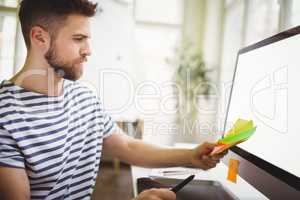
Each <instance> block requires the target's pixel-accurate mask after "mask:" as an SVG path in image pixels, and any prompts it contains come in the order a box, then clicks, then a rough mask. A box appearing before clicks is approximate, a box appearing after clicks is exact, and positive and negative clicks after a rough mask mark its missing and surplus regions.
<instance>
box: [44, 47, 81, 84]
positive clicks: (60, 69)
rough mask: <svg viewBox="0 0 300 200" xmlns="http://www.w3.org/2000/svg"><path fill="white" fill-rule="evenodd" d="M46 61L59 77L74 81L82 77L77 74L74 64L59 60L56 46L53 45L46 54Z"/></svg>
mask: <svg viewBox="0 0 300 200" xmlns="http://www.w3.org/2000/svg"><path fill="white" fill-rule="evenodd" d="M45 59H46V60H47V62H48V64H49V65H50V67H52V68H53V69H54V71H55V73H56V74H57V75H58V76H60V77H62V78H64V79H68V80H72V81H76V80H78V79H79V78H80V75H78V74H76V71H75V68H74V66H73V65H72V64H70V63H66V62H63V61H60V60H59V59H58V56H57V54H56V51H55V48H54V45H52V44H51V47H50V49H49V50H48V52H47V53H46V54H45Z"/></svg>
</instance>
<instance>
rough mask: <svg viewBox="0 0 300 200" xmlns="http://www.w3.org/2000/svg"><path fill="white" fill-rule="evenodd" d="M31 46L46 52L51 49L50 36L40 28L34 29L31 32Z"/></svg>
mask: <svg viewBox="0 0 300 200" xmlns="http://www.w3.org/2000/svg"><path fill="white" fill-rule="evenodd" d="M30 40H31V45H32V46H35V47H37V48H38V49H39V50H41V51H43V52H46V51H47V50H48V49H49V47H50V41H51V37H50V34H49V33H48V32H47V31H46V30H45V29H43V28H42V27H40V26H34V27H32V29H31V31H30Z"/></svg>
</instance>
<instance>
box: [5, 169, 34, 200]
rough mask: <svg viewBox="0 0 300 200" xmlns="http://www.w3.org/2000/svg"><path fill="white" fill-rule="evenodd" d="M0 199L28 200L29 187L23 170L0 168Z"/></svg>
mask: <svg viewBox="0 0 300 200" xmlns="http://www.w3.org/2000/svg"><path fill="white" fill-rule="evenodd" d="M0 199H1V200H30V186H29V181H28V177H27V174H26V172H25V170H24V169H18V168H9V167H0Z"/></svg>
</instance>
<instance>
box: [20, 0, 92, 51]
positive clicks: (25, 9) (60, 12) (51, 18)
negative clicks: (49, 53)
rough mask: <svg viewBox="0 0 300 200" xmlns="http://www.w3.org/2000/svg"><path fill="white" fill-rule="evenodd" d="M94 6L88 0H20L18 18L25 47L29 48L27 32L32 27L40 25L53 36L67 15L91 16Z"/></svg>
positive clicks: (28, 32)
mask: <svg viewBox="0 0 300 200" xmlns="http://www.w3.org/2000/svg"><path fill="white" fill-rule="evenodd" d="M96 8H97V3H92V2H90V1H89V0H22V1H21V3H20V8H19V19H20V23H21V27H22V33H23V37H24V40H25V43H26V46H27V48H28V49H29V48H30V37H29V34H30V31H31V29H32V27H34V26H41V27H42V28H44V29H46V30H47V31H48V32H49V33H50V35H51V37H54V36H55V33H56V32H57V30H58V29H59V28H60V27H61V26H62V25H63V24H64V22H65V21H66V19H67V17H68V16H69V15H72V14H79V15H83V16H87V17H92V16H94V15H95V13H96Z"/></svg>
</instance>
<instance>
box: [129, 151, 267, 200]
mask: <svg viewBox="0 0 300 200" xmlns="http://www.w3.org/2000/svg"><path fill="white" fill-rule="evenodd" d="M176 146H180V147H182V146H183V145H176ZM131 172H132V183H133V192H134V196H137V184H136V183H137V179H138V178H140V177H149V175H150V172H151V169H148V168H142V167H136V166H132V167H131ZM186 177H187V175H177V176H176V178H182V179H183V178H186ZM172 178H174V176H172ZM195 179H198V180H213V181H219V182H220V183H221V184H222V185H223V186H224V187H225V188H227V189H228V190H230V191H231V192H232V193H233V194H234V195H235V196H236V197H238V198H239V199H241V200H265V199H268V198H267V197H265V196H264V195H263V194H262V193H260V192H259V191H258V190H256V189H255V188H254V187H252V186H251V185H250V184H249V183H247V182H246V181H245V180H244V179H242V178H241V177H240V176H238V178H237V184H235V183H231V182H229V181H228V180H227V166H226V165H225V164H224V163H222V162H221V163H219V164H218V165H217V167H215V168H213V169H210V170H208V171H201V172H200V173H198V174H197V175H196V177H195Z"/></svg>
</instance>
